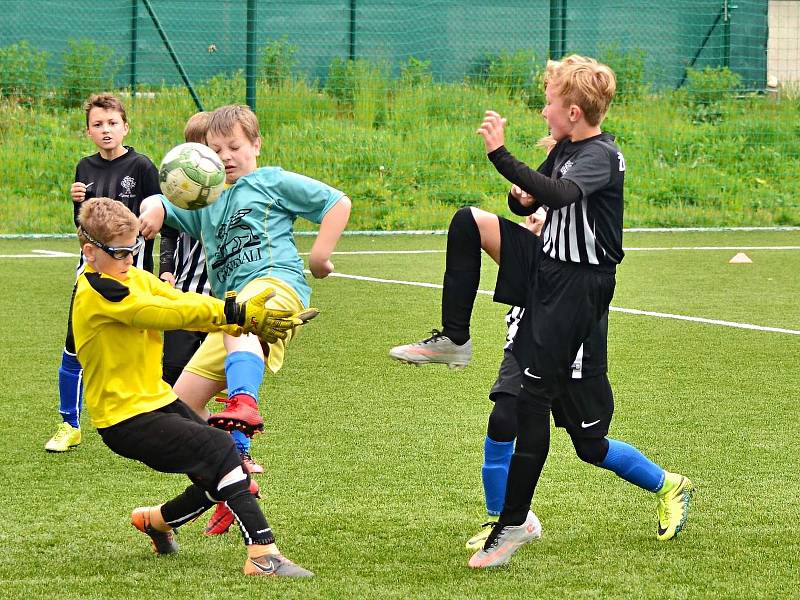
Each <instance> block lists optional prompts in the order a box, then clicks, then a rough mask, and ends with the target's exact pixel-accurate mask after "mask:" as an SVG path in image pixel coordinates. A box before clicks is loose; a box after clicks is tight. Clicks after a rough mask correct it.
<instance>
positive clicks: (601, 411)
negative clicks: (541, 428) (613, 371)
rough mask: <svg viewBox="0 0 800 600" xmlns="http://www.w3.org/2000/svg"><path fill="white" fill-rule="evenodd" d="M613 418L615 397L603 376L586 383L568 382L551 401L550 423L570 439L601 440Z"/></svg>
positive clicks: (580, 380)
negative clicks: (564, 431) (551, 413)
mask: <svg viewBox="0 0 800 600" xmlns="http://www.w3.org/2000/svg"><path fill="white" fill-rule="evenodd" d="M613 415H614V393H613V392H612V391H611V384H610V383H609V381H608V376H607V375H606V374H605V373H604V374H603V375H598V376H597V377H591V378H589V379H570V380H569V381H568V382H567V384H566V385H565V386H564V391H563V393H562V394H561V395H560V396H559V397H558V398H556V399H555V400H554V401H553V421H554V422H555V424H556V427H561V428H563V429H566V430H567V431H568V432H569V434H570V436H572V437H579V438H602V437H605V436H606V435H608V428H609V427H610V426H611V417H612V416H613Z"/></svg>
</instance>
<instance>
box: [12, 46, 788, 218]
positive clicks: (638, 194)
mask: <svg viewBox="0 0 800 600" xmlns="http://www.w3.org/2000/svg"><path fill="white" fill-rule="evenodd" d="M423 66H424V65H423ZM332 68H333V67H332ZM417 70H418V71H420V72H422V73H423V75H424V69H417ZM337 82H338V83H337ZM336 85H340V86H348V87H345V88H341V87H339V88H337V87H335V86H336ZM151 91H152V92H153V96H152V97H136V98H130V97H125V92H124V91H120V92H119V93H120V94H122V95H123V97H125V99H126V101H127V108H128V111H129V120H130V123H131V133H130V134H129V136H128V138H127V139H126V143H128V144H131V145H133V146H134V147H136V149H137V150H139V151H141V152H144V153H145V154H147V155H149V156H150V157H151V158H153V160H154V162H156V163H158V162H159V159H160V157H161V156H163V155H164V153H165V152H166V151H167V150H168V149H169V148H170V147H172V146H173V145H175V144H177V143H179V142H180V141H182V138H181V132H182V128H183V125H184V123H185V121H186V119H187V118H188V117H189V116H191V114H192V113H193V112H194V111H195V108H194V105H193V103H192V101H191V99H190V98H189V96H188V94H187V93H186V92H185V90H183V89H181V88H172V87H157V88H153V89H151ZM198 92H199V94H200V96H201V98H203V101H204V104H205V107H206V108H207V109H210V108H214V107H216V106H219V105H221V104H225V103H230V102H236V101H241V100H242V98H244V80H243V78H242V77H241V75H240V74H235V75H230V76H223V75H220V76H217V77H215V78H213V79H211V80H210V81H208V82H206V83H205V84H203V85H202V86H200V87H199V89H198ZM531 94H532V92H531ZM687 98H688V99H687ZM530 99H531V95H530V94H528V93H527V92H526V93H525V94H520V95H518V96H514V95H513V94H510V93H509V91H508V89H506V88H505V87H503V86H486V85H480V84H479V83H476V82H461V83H449V84H445V83H438V82H434V81H433V80H431V79H430V78H426V77H424V76H421V75H419V74H418V73H417V74H411V75H409V74H408V71H406V72H405V76H404V77H401V78H399V79H397V80H391V79H390V78H389V76H388V75H387V72H386V70H385V69H383V68H381V67H379V66H376V65H374V64H371V63H366V62H364V63H360V62H358V61H356V62H355V63H346V64H344V63H343V65H342V66H341V67H340V68H339V71H336V72H333V73H332V75H331V77H329V79H328V83H327V84H326V87H325V88H323V89H320V87H319V86H318V85H317V84H316V82H306V81H304V80H302V79H298V78H292V77H284V78H282V79H280V80H279V81H275V82H272V84H270V85H267V84H266V83H264V82H262V84H261V85H260V86H259V101H258V111H257V112H258V115H259V119H260V121H261V125H262V135H263V137H264V146H263V150H262V154H261V164H265V165H267V164H278V165H281V166H283V167H284V168H286V169H290V170H294V171H299V172H302V173H304V174H307V175H309V176H311V177H314V178H317V179H320V180H323V181H326V182H329V183H331V184H333V185H336V186H338V187H340V188H341V189H343V190H344V191H345V192H346V193H347V194H348V195H350V196H351V197H352V199H353V200H354V210H353V216H352V218H351V225H350V227H351V228H354V229H385V230H397V229H400V230H402V229H428V228H443V227H445V226H446V224H447V222H448V220H449V217H450V215H451V214H452V212H453V210H454V209H455V208H456V207H458V206H463V205H467V204H472V205H480V206H482V207H483V208H486V209H487V210H491V211H496V212H501V213H503V214H505V213H506V211H507V208H506V206H505V195H506V190H507V183H506V182H505V181H504V180H503V178H502V177H500V176H499V175H498V174H497V173H496V172H495V171H494V169H493V168H492V166H491V164H490V163H489V162H488V161H487V160H486V158H485V154H484V149H483V143H482V141H481V139H480V138H479V137H478V136H477V135H475V129H476V128H477V126H478V124H479V123H480V120H481V118H482V115H483V111H484V110H486V109H488V108H492V109H494V110H497V111H499V112H500V113H502V114H503V115H505V116H507V117H508V119H509V125H508V129H507V145H508V147H509V148H510V149H511V151H512V152H514V153H515V154H516V155H517V156H518V157H519V158H521V159H522V160H525V161H526V162H528V163H529V164H531V165H533V166H536V165H538V164H539V162H540V161H541V160H542V159H543V154H542V150H541V149H539V148H537V147H536V146H535V143H536V140H537V139H538V138H539V137H541V136H543V135H544V134H545V133H546V131H545V124H544V122H543V120H542V119H541V117H540V115H539V113H538V108H537V109H532V108H530V107H529V104H531V102H530ZM709 106H711V108H709ZM798 117H800V102H798V100H797V99H796V98H794V99H793V98H790V97H786V98H776V97H766V96H755V95H753V96H744V97H741V98H725V97H723V98H720V99H717V100H715V101H714V102H713V103H712V104H711V105H709V104H702V103H700V102H699V101H693V100H691V97H689V96H687V93H686V92H681V93H668V92H664V93H660V94H655V93H638V94H632V95H629V96H628V97H626V98H621V99H620V101H619V102H618V103H616V104H614V105H612V108H611V111H610V113H609V115H608V117H607V119H606V121H605V123H604V129H605V130H606V131H609V132H611V133H613V134H615V135H616V136H617V140H618V142H619V144H620V145H621V147H622V149H623V152H624V153H625V156H626V162H627V166H628V171H627V174H626V177H627V182H626V195H627V197H626V214H625V224H626V226H629V227H632V226H683V225H708V226H713V225H730V226H733V225H799V224H800V201H799V200H798V198H800V178H798V176H797V173H798V172H800V135H798V134H800V129H798V125H797V123H800V119H799V118H798ZM83 130H84V117H83V113H82V112H81V111H80V110H79V109H72V110H65V109H63V108H59V107H58V106H55V105H54V104H52V103H47V104H46V103H44V102H33V103H32V104H25V105H23V104H20V103H17V102H14V101H13V100H3V101H2V102H1V103H0V164H2V165H3V177H2V179H0V193H2V195H3V199H4V200H3V202H2V203H0V233H31V232H65V231H69V230H70V228H71V218H70V215H71V210H70V201H69V197H68V193H67V190H68V188H69V185H70V184H71V182H72V178H73V175H74V167H75V164H76V163H77V161H78V160H79V159H80V157H82V156H84V155H87V154H90V153H92V152H94V147H93V146H92V144H91V143H90V142H89V140H88V139H87V138H86V136H85V135H84V133H83ZM300 227H305V225H300Z"/></svg>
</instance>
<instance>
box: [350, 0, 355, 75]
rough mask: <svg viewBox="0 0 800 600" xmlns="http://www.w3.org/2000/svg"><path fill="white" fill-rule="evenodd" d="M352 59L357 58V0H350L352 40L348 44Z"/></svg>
mask: <svg viewBox="0 0 800 600" xmlns="http://www.w3.org/2000/svg"><path fill="white" fill-rule="evenodd" d="M348 55H349V56H350V60H355V59H356V0H350V42H349V44H348Z"/></svg>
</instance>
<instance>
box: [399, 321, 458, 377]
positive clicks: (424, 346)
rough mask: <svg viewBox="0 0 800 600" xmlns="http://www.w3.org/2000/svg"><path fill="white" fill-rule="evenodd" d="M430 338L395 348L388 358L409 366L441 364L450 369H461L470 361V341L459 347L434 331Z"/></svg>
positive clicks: (440, 333) (439, 332)
mask: <svg viewBox="0 0 800 600" xmlns="http://www.w3.org/2000/svg"><path fill="white" fill-rule="evenodd" d="M431 333H432V335H431V337H429V338H426V339H424V340H422V341H419V342H415V343H413V344H405V345H403V346H395V347H394V348H392V349H391V350H389V356H390V357H391V358H393V359H395V360H399V361H400V362H404V363H408V364H411V365H427V364H434V363H441V364H444V365H447V366H448V367H450V368H451V369H463V368H465V367H466V366H467V365H468V364H469V361H470V360H471V359H472V340H467V341H466V342H465V343H464V344H461V345H460V346H459V345H458V344H455V343H453V341H452V340H451V339H450V338H449V337H447V336H446V335H444V334H443V333H442V332H441V331H438V330H436V329H434V330H433V331H432V332H431Z"/></svg>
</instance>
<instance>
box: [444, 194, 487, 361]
mask: <svg viewBox="0 0 800 600" xmlns="http://www.w3.org/2000/svg"><path fill="white" fill-rule="evenodd" d="M480 278H481V233H480V231H479V230H478V224H477V223H475V218H474V217H473V216H472V211H471V210H470V209H469V208H467V207H465V208H460V209H458V210H457V211H456V214H455V215H453V219H452V220H451V221H450V228H449V229H448V230H447V258H446V266H445V271H444V286H443V289H442V333H444V334H445V335H446V336H447V337H449V338H450V339H451V340H452V341H453V343H455V344H458V345H459V346H460V345H462V344H464V343H466V342H467V340H469V322H470V318H471V317H472V307H473V305H474V304H475V296H476V295H477V293H478V284H479V282H480Z"/></svg>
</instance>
